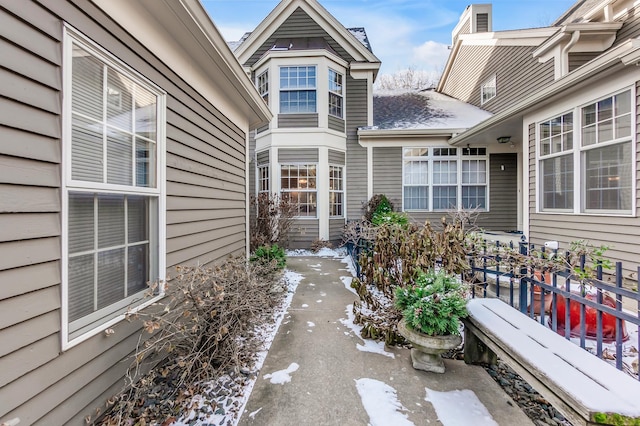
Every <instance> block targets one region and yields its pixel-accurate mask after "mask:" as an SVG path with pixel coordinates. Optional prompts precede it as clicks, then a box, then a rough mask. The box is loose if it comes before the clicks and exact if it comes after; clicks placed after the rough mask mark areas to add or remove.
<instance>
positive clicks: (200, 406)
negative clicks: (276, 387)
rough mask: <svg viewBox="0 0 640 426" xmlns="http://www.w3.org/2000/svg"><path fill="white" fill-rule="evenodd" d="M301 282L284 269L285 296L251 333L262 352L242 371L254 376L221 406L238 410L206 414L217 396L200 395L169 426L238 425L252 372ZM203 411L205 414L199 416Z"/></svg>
mask: <svg viewBox="0 0 640 426" xmlns="http://www.w3.org/2000/svg"><path fill="white" fill-rule="evenodd" d="M303 279H304V276H303V275H301V274H299V273H297V272H294V271H289V270H285V272H284V275H283V281H284V284H285V287H286V288H287V295H286V296H285V298H284V300H283V301H282V302H281V303H280V305H279V306H278V307H277V308H276V310H275V312H274V316H273V322H269V323H265V324H261V325H259V326H258V327H256V330H255V331H256V333H257V334H258V335H259V336H260V338H261V339H262V341H263V343H262V350H261V351H260V352H258V353H257V354H256V357H255V362H254V364H253V365H252V366H247V367H246V371H250V372H253V373H254V374H252V375H251V376H250V377H249V378H248V379H247V382H248V383H247V384H245V385H244V387H243V388H242V389H240V390H239V391H238V392H232V394H231V396H229V398H228V400H227V401H226V402H225V404H224V406H225V407H229V406H236V407H238V409H237V410H235V411H234V410H216V412H214V413H212V412H208V413H206V411H207V410H210V409H211V405H210V403H209V400H210V399H213V398H215V397H216V396H217V395H208V393H207V392H205V394H204V395H196V396H194V398H193V404H192V406H194V409H193V410H191V412H189V413H188V414H187V415H185V416H183V417H182V418H180V419H179V420H178V421H176V422H175V423H173V426H187V425H189V426H201V425H208V424H216V425H219V424H225V425H226V424H233V425H237V424H238V421H239V420H240V417H241V416H242V412H243V411H244V408H245V406H246V404H247V401H248V399H249V395H250V394H251V390H252V389H253V386H254V385H255V382H256V378H257V375H256V374H255V373H256V372H258V371H260V369H261V368H262V365H263V364H264V360H265V359H266V357H267V352H268V351H269V348H270V347H271V343H272V342H273V339H274V338H275V335H276V332H277V331H278V328H280V325H281V324H282V320H283V318H284V317H285V315H286V313H287V309H289V306H290V305H291V300H292V299H293V295H294V293H295V291H296V288H297V287H298V284H300V281H302V280H303ZM229 381H233V379H231V378H230V377H229V376H223V377H221V378H220V379H219V380H217V381H216V382H211V383H210V384H209V385H208V386H207V389H208V390H209V393H210V392H211V391H212V390H213V389H215V388H216V387H218V385H221V384H222V383H228V382H229ZM203 411H204V412H205V413H202V412H203ZM197 413H200V414H197ZM253 414H254V415H255V414H257V412H256V413H253Z"/></svg>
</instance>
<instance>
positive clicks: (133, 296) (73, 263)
mask: <svg viewBox="0 0 640 426" xmlns="http://www.w3.org/2000/svg"><path fill="white" fill-rule="evenodd" d="M64 51H65V53H64V55H65V58H64V60H65V67H64V73H65V74H64V79H65V84H64V89H63V90H64V94H65V98H64V104H65V105H64V114H65V124H64V126H65V129H64V136H63V152H64V157H63V173H64V183H63V287H62V288H63V290H62V293H63V294H62V296H63V302H62V305H63V309H62V312H63V318H62V322H63V327H62V328H63V348H66V347H69V346H71V345H73V344H75V343H76V342H79V341H82V340H84V339H86V338H88V337H89V336H91V335H94V334H96V333H98V332H100V331H101V330H103V329H105V328H107V327H109V326H110V325H111V324H113V323H114V322H116V321H118V320H120V319H122V317H123V314H124V313H125V312H126V311H127V310H128V309H129V308H131V307H134V308H135V307H138V308H139V307H140V303H142V302H141V299H142V297H143V294H144V292H145V291H146V290H147V288H148V287H147V283H148V282H149V281H155V280H158V279H159V278H160V277H161V271H162V270H163V269H164V267H165V266H164V264H165V260H164V242H163V241H164V237H163V235H161V234H162V233H163V232H164V231H162V230H163V229H164V222H165V220H164V214H163V211H164V196H165V194H164V185H163V181H164V180H163V179H164V167H163V158H164V156H163V150H164V105H165V100H164V93H163V92H162V91H161V90H159V89H158V88H157V87H155V86H154V85H153V84H151V83H149V82H147V81H146V80H145V79H144V78H143V77H141V76H139V75H138V74H137V73H135V72H134V71H132V70H131V69H129V68H128V67H127V66H126V65H124V64H122V63H121V62H119V61H118V60H116V59H115V58H113V57H111V55H109V54H107V53H106V52H104V51H102V50H101V49H100V48H99V47H97V46H95V45H94V44H93V43H91V42H90V41H88V40H86V39H85V38H84V37H83V36H81V35H79V34H76V33H75V32H74V31H72V30H71V29H69V28H66V29H65V47H64Z"/></svg>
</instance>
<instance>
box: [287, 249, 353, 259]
mask: <svg viewBox="0 0 640 426" xmlns="http://www.w3.org/2000/svg"><path fill="white" fill-rule="evenodd" d="M286 255H287V257H301V256H308V257H314V256H315V257H328V258H337V259H342V258H343V257H345V256H346V255H347V250H346V249H345V248H344V247H338V248H335V249H330V248H323V249H320V250H318V252H317V253H314V252H312V251H311V250H304V249H295V250H287V251H286Z"/></svg>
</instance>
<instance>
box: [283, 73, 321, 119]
mask: <svg viewBox="0 0 640 426" xmlns="http://www.w3.org/2000/svg"><path fill="white" fill-rule="evenodd" d="M314 112H317V109H316V67H315V66H293V67H280V114H304V113H314Z"/></svg>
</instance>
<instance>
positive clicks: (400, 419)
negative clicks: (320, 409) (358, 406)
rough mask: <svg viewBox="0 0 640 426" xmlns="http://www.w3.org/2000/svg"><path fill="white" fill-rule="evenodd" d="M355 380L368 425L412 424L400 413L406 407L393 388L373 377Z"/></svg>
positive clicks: (404, 425)
mask: <svg viewBox="0 0 640 426" xmlns="http://www.w3.org/2000/svg"><path fill="white" fill-rule="evenodd" d="M355 382H356V388H357V389H358V393H359V394H360V399H361V400H362V405H363V406H364V409H365V411H366V412H367V414H368V415H369V425H370V426H387V425H394V426H413V423H412V422H411V421H409V418H408V416H407V415H406V414H404V413H402V411H407V409H406V408H405V407H404V406H403V405H402V404H401V403H400V401H399V400H398V395H397V392H396V390H395V389H394V388H392V387H391V386H389V385H387V384H386V383H384V382H381V381H379V380H374V379H366V378H363V379H358V380H356V381H355ZM469 424H473V423H469Z"/></svg>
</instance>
